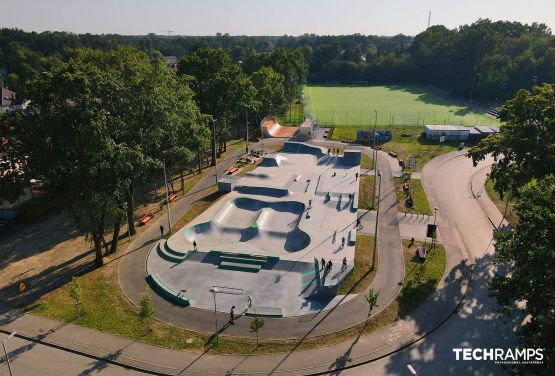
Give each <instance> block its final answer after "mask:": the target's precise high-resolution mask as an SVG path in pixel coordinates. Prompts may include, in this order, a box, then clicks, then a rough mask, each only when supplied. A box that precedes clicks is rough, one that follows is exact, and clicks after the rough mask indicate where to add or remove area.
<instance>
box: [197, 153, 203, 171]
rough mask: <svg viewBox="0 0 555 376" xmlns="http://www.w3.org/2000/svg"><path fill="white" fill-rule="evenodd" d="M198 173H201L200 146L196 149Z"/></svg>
mask: <svg viewBox="0 0 555 376" xmlns="http://www.w3.org/2000/svg"><path fill="white" fill-rule="evenodd" d="M197 161H198V173H199V175H200V174H202V158H201V156H200V147H199V148H198V149H197Z"/></svg>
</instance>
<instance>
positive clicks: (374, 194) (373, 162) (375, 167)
mask: <svg viewBox="0 0 555 376" xmlns="http://www.w3.org/2000/svg"><path fill="white" fill-rule="evenodd" d="M377 138H378V134H377V131H376V129H374V154H373V157H372V164H373V165H374V189H373V190H372V208H374V200H375V198H376V180H377V175H376V171H377V170H378V148H377V146H376V139H377Z"/></svg>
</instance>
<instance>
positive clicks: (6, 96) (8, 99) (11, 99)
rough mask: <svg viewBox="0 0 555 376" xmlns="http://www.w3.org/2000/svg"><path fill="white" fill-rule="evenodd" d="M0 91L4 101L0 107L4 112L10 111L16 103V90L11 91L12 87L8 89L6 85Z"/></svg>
mask: <svg viewBox="0 0 555 376" xmlns="http://www.w3.org/2000/svg"><path fill="white" fill-rule="evenodd" d="M0 91H1V94H2V95H1V98H2V103H1V106H0V108H1V109H2V112H6V111H9V110H10V109H11V108H12V105H13V104H14V103H15V91H11V90H10V89H7V88H5V87H3V88H0Z"/></svg>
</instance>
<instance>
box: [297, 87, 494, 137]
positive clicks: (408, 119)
mask: <svg viewBox="0 0 555 376" xmlns="http://www.w3.org/2000/svg"><path fill="white" fill-rule="evenodd" d="M304 96H305V113H306V114H308V116H311V117H313V118H316V119H318V120H319V121H320V123H321V126H325V125H331V124H333V125H335V126H336V127H349V128H356V129H363V128H365V129H368V127H369V126H375V125H377V126H378V127H380V128H383V127H394V126H404V127H406V126H423V125H425V124H452V125H466V126H475V125H497V124H499V123H498V121H497V120H496V119H494V118H492V117H490V116H488V115H485V114H483V113H482V112H480V111H479V110H478V109H471V108H469V107H467V106H465V105H464V103H462V102H461V101H459V100H456V99H454V98H451V97H449V96H447V95H445V94H443V93H441V92H440V91H437V90H433V89H427V88H426V89H425V88H421V87H417V86H397V85H390V86H364V87H346V86H310V85H307V86H305V87H304ZM376 120H377V124H376Z"/></svg>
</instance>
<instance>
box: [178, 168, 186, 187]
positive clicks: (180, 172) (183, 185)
mask: <svg viewBox="0 0 555 376" xmlns="http://www.w3.org/2000/svg"><path fill="white" fill-rule="evenodd" d="M179 179H180V180H181V189H179V190H180V191H181V192H183V190H184V189H185V177H184V176H183V165H180V166H179Z"/></svg>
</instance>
